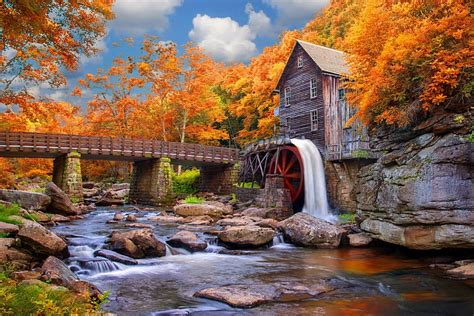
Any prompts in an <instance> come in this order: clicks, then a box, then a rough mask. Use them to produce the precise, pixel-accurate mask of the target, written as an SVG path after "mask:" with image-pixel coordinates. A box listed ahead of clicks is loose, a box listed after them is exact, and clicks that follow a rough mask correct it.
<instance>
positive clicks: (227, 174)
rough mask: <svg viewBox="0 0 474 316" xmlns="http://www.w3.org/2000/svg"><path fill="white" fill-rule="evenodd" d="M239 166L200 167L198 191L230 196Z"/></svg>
mask: <svg viewBox="0 0 474 316" xmlns="http://www.w3.org/2000/svg"><path fill="white" fill-rule="evenodd" d="M238 176H239V165H238V164H235V165H226V166H202V167H201V175H200V177H199V190H200V191H202V192H212V193H215V194H231V193H234V192H235V186H234V185H235V184H236V183H237V181H238Z"/></svg>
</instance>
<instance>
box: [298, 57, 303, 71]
mask: <svg viewBox="0 0 474 316" xmlns="http://www.w3.org/2000/svg"><path fill="white" fill-rule="evenodd" d="M301 67H303V57H301V56H299V57H298V68H301Z"/></svg>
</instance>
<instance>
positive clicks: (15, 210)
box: [0, 204, 21, 225]
mask: <svg viewBox="0 0 474 316" xmlns="http://www.w3.org/2000/svg"><path fill="white" fill-rule="evenodd" d="M13 215H20V206H19V205H17V204H12V205H10V206H5V205H0V222H4V223H9V224H15V225H20V224H21V222H20V221H18V220H16V219H11V218H10V216H13Z"/></svg>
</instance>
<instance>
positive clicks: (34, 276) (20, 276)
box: [10, 271, 41, 281]
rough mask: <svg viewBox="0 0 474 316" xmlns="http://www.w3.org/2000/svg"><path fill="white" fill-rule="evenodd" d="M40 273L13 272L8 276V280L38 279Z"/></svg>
mask: <svg viewBox="0 0 474 316" xmlns="http://www.w3.org/2000/svg"><path fill="white" fill-rule="evenodd" d="M40 276H41V272H38V271H15V272H12V273H11V274H10V278H12V279H13V280H16V281H24V280H35V279H39V278H40Z"/></svg>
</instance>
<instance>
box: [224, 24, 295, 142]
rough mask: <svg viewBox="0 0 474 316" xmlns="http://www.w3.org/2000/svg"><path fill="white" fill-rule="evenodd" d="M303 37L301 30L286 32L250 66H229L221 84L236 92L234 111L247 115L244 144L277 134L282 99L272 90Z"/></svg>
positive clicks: (241, 133) (243, 116)
mask: <svg viewBox="0 0 474 316" xmlns="http://www.w3.org/2000/svg"><path fill="white" fill-rule="evenodd" d="M300 36H301V34H300V32H298V31H291V32H290V31H289V32H285V33H284V34H283V35H282V37H281V40H280V43H279V44H276V45H274V46H271V47H267V48H265V49H264V50H263V52H262V54H261V55H259V56H257V57H255V58H253V59H252V61H251V63H250V65H249V66H247V67H245V66H243V65H235V66H231V67H230V68H229V69H228V71H227V73H226V77H225V80H224V81H223V82H222V84H221V87H222V88H223V89H225V90H226V91H227V92H229V93H230V94H231V95H232V99H233V101H232V103H231V105H230V109H231V112H232V113H233V114H234V115H236V116H239V117H242V118H243V125H244V129H242V130H241V131H240V132H239V143H240V144H241V145H243V144H246V143H249V142H252V141H255V140H257V139H262V138H266V137H270V136H272V135H273V131H274V126H275V124H276V123H277V121H276V118H275V117H274V116H273V110H274V109H275V107H277V106H278V98H277V97H272V91H273V89H274V88H275V85H276V81H277V80H278V77H279V75H280V73H281V71H283V68H284V66H285V62H286V59H287V58H288V55H289V54H290V51H291V49H292V48H293V45H294V43H295V40H296V39H297V38H299V37H300Z"/></svg>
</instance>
